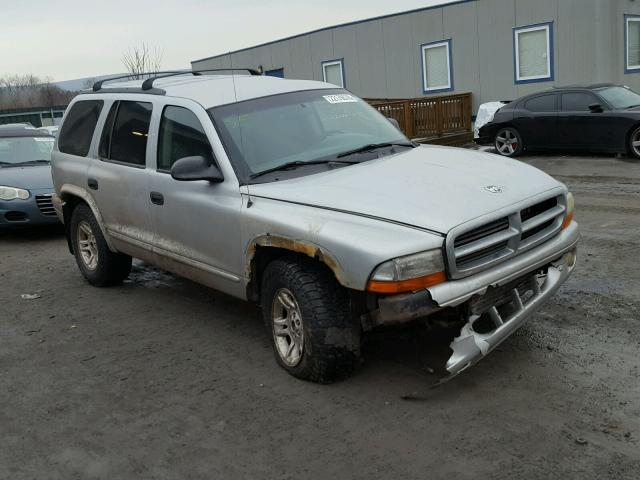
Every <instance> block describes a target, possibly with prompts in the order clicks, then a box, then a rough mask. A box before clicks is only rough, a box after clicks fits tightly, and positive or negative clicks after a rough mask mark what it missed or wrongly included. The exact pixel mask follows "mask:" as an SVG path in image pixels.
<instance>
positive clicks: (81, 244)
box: [78, 220, 98, 270]
mask: <svg viewBox="0 0 640 480" xmlns="http://www.w3.org/2000/svg"><path fill="white" fill-rule="evenodd" d="M78 250H79V251H80V258H81V259H82V263H84V266H85V267H87V268H88V269H89V270H95V269H96V268H97V266H98V246H97V244H96V237H95V235H94V234H93V230H91V226H90V225H89V223H88V222H87V221H86V220H82V221H81V222H80V223H79V224H78Z"/></svg>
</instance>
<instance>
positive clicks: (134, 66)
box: [122, 42, 164, 80]
mask: <svg viewBox="0 0 640 480" xmlns="http://www.w3.org/2000/svg"><path fill="white" fill-rule="evenodd" d="M163 57H164V50H161V49H159V48H157V47H153V48H151V47H149V45H147V44H146V43H144V42H142V44H141V45H140V46H139V47H138V46H137V47H130V48H129V49H128V50H127V51H126V52H125V53H124V55H122V63H123V65H124V67H125V68H126V70H127V72H129V73H130V74H131V77H132V78H134V79H136V80H139V79H140V78H142V75H141V74H142V73H144V72H151V73H153V72H159V71H160V68H161V66H162V58H163Z"/></svg>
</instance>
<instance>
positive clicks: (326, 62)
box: [320, 57, 347, 88]
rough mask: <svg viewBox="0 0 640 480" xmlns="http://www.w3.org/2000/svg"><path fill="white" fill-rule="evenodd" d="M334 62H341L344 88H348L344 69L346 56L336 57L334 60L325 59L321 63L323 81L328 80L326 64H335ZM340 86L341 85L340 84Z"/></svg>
mask: <svg viewBox="0 0 640 480" xmlns="http://www.w3.org/2000/svg"><path fill="white" fill-rule="evenodd" d="M333 63H339V64H340V71H341V72H342V88H347V74H346V73H345V71H344V57H343V58H334V59H333V60H324V61H323V62H321V63H320V73H322V81H323V82H326V81H327V80H326V77H325V75H324V66H325V65H329V64H333ZM338 86H340V85H338Z"/></svg>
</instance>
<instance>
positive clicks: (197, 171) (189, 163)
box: [171, 156, 224, 183]
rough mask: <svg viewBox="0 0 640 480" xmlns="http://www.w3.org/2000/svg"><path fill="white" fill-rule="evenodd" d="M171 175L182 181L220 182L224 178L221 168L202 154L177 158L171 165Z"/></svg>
mask: <svg viewBox="0 0 640 480" xmlns="http://www.w3.org/2000/svg"><path fill="white" fill-rule="evenodd" d="M171 177H172V178H173V179H174V180H179V181H181V182H192V181H194V180H209V181H210V182H212V183H220V182H222V181H223V180H224V177H223V176H222V172H221V171H220V169H219V168H218V167H217V166H216V165H214V164H213V163H211V162H210V161H209V160H207V159H206V158H205V157H201V156H196V157H184V158H180V159H178V160H176V161H175V162H174V163H173V165H172V166H171Z"/></svg>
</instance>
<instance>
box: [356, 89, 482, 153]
mask: <svg viewBox="0 0 640 480" xmlns="http://www.w3.org/2000/svg"><path fill="white" fill-rule="evenodd" d="M367 102H369V103H370V104H371V105H372V106H373V107H374V108H376V109H377V110H378V111H379V112H380V113H382V114H383V115H384V116H385V117H389V118H394V119H396V120H397V121H398V123H399V124H400V129H401V130H402V131H403V132H404V133H405V135H406V136H407V137H409V138H412V139H416V140H418V141H424V142H430V141H434V142H435V143H447V142H446V141H444V142H441V141H439V140H446V139H447V138H453V137H460V138H462V137H464V138H465V139H466V138H467V137H469V139H470V138H471V108H472V102H471V93H460V94H455V95H444V96H439V97H422V98H411V99H402V100H383V99H367Z"/></svg>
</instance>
